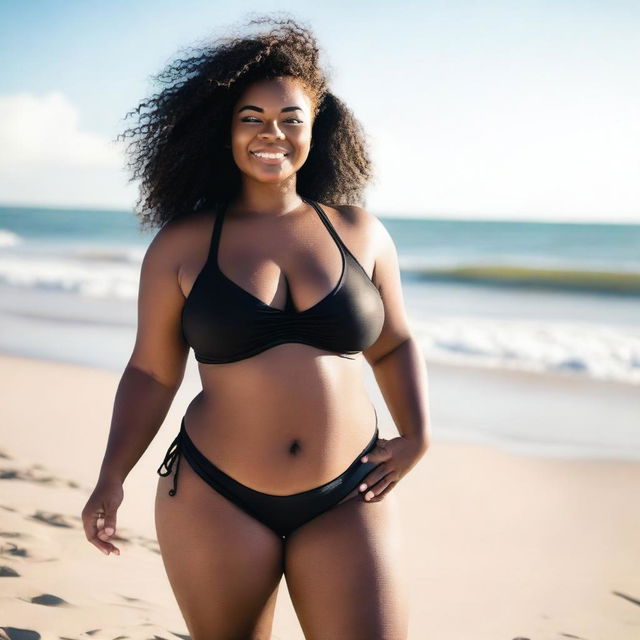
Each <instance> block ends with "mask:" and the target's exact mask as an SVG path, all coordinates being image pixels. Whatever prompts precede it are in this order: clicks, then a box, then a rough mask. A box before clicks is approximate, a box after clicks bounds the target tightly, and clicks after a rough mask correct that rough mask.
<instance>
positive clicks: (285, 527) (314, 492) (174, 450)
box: [158, 408, 381, 538]
mask: <svg viewBox="0 0 640 640" xmlns="http://www.w3.org/2000/svg"><path fill="white" fill-rule="evenodd" d="M374 411H375V408H374ZM377 440H378V415H377V413H376V427H375V433H374V434H373V437H372V438H371V440H370V441H369V444H367V446H366V447H365V448H364V449H363V450H362V451H361V452H360V453H359V454H358V455H357V456H356V458H355V460H354V461H353V462H352V463H351V464H350V465H349V466H348V467H347V468H346V469H345V470H344V471H343V472H342V473H341V474H340V475H339V476H338V477H337V478H334V479H333V480H330V481H329V482H326V483H325V484H322V485H320V486H318V487H314V488H313V489H308V490H307V491H301V492H300V493H292V494H288V495H275V494H271V493H262V492H261V491H256V490H255V489H251V488H250V487H247V486H245V485H243V484H241V483H240V482H238V481H237V480H234V479H233V478H232V477H231V476H229V475H227V474H226V473H225V472H224V471H222V470H221V469H219V468H218V467H216V466H215V465H214V464H213V463H212V462H211V461H210V460H209V459H208V458H207V457H206V456H204V455H203V454H202V453H201V452H200V451H199V450H198V449H197V448H196V446H195V444H194V443H193V441H192V440H191V438H190V437H189V434H188V433H187V431H186V429H185V427H184V417H183V418H182V423H181V424H180V431H179V433H178V435H177V436H176V438H175V440H174V441H173V442H172V443H171V445H170V446H169V449H168V450H167V453H166V455H165V457H164V460H163V462H162V464H161V465H160V467H159V469H158V474H159V475H161V476H168V475H169V474H170V473H171V468H172V466H173V463H174V461H175V460H176V459H177V464H176V472H175V475H174V477H173V489H171V490H170V491H169V495H170V496H174V495H175V494H176V491H177V488H178V470H179V468H180V454H181V453H182V454H183V455H184V457H185V458H186V459H187V461H188V462H189V464H190V466H191V467H192V468H193V470H194V471H195V472H196V473H197V474H198V475H199V476H200V477H201V478H202V479H203V480H204V481H205V482H206V483H207V484H208V485H209V486H211V487H212V488H213V489H215V490H216V491H217V492H218V493H220V494H221V495H223V496H224V497H225V498H227V499H228V500H230V501H231V502H233V503H234V504H235V505H237V506H238V507H240V508H241V509H242V510H243V511H245V512H246V513H248V514H249V515H250V516H252V517H254V518H255V519H256V520H259V521H260V522H262V523H263V524H265V525H266V526H267V527H269V528H270V529H272V530H273V531H274V532H275V533H277V534H278V535H279V536H280V537H282V538H285V537H286V536H288V535H290V534H291V533H292V532H293V531H294V530H295V529H297V528H298V527H300V526H301V525H303V524H305V523H306V522H309V520H312V519H313V518H315V517H316V516H319V515H320V514H321V513H323V512H324V511H327V510H329V509H331V507H334V506H335V505H337V504H338V503H339V502H340V501H341V500H342V499H343V498H345V497H346V496H347V495H348V494H349V493H351V491H353V490H354V489H355V488H356V487H357V486H358V485H359V484H360V482H361V481H362V480H363V479H364V478H365V477H366V476H367V474H369V472H370V471H371V470H372V469H375V467H376V466H378V464H381V463H378V464H376V463H375V462H362V461H361V460H360V458H361V457H362V456H364V455H365V454H367V453H368V452H369V451H371V450H372V449H373V448H374V447H375V446H376V442H377ZM163 466H164V467H165V470H164V471H163V470H162V467H163ZM362 495H364V494H362ZM361 499H362V498H361Z"/></svg>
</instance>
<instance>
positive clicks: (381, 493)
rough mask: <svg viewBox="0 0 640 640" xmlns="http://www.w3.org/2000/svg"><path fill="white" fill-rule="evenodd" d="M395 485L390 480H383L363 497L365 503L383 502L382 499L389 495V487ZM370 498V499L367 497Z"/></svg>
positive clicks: (393, 481) (394, 482)
mask: <svg viewBox="0 0 640 640" xmlns="http://www.w3.org/2000/svg"><path fill="white" fill-rule="evenodd" d="M395 484H396V481H395V480H392V479H391V478H385V480H383V481H382V482H379V483H378V484H377V485H376V486H375V487H373V489H370V490H369V491H367V493H366V494H365V496H364V499H365V501H366V502H380V501H381V500H384V497H385V496H386V495H387V494H388V493H389V491H390V490H391V487H393V486H394V485H395ZM367 496H370V497H367Z"/></svg>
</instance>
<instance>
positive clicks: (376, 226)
mask: <svg viewBox="0 0 640 640" xmlns="http://www.w3.org/2000/svg"><path fill="white" fill-rule="evenodd" d="M334 209H335V210H336V211H337V212H338V216H339V218H340V220H341V221H343V224H345V225H346V226H351V227H353V228H354V230H355V231H354V233H356V234H358V235H361V237H364V238H365V239H366V242H367V243H368V244H369V245H370V246H371V247H372V250H373V253H374V255H375V256H377V255H379V253H380V252H383V251H385V250H388V248H389V244H390V243H391V244H392V243H393V241H392V239H391V236H390V234H389V232H388V231H387V228H386V227H385V226H384V224H383V223H382V221H381V220H380V218H378V216H376V215H375V214H373V213H371V212H370V211H369V210H368V209H365V208H364V207H360V206H357V205H346V204H343V205H335V206H334Z"/></svg>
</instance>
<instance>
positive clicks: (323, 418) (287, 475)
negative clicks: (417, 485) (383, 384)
mask: <svg viewBox="0 0 640 640" xmlns="http://www.w3.org/2000/svg"><path fill="white" fill-rule="evenodd" d="M336 395H337V397H335V398H332V402H331V403H330V404H329V403H327V402H326V401H324V400H323V399H322V397H309V396H306V397H303V398H296V397H291V395H289V396H287V395H286V394H284V395H277V397H273V396H271V397H270V398H269V399H268V400H266V399H264V398H262V399H261V401H259V402H256V401H252V398H251V397H250V394H249V393H245V395H244V397H243V398H242V399H240V398H229V397H227V398H226V399H224V400H222V399H218V400H216V401H209V399H208V398H207V396H206V394H204V393H203V394H200V395H199V396H196V398H194V400H193V401H192V403H191V404H190V405H189V407H188V408H187V411H186V413H185V416H184V421H183V428H184V429H186V430H187V432H188V434H189V437H190V438H191V440H192V441H193V442H194V444H195V445H196V446H197V448H198V449H199V450H200V452H201V453H202V454H203V455H204V456H206V457H207V458H208V459H209V460H210V461H211V462H212V463H213V464H215V465H216V466H217V467H219V468H220V469H222V470H223V471H224V472H226V473H227V474H228V475H230V476H232V477H234V478H236V479H237V480H238V481H240V482H243V483H244V484H246V485H247V486H250V487H253V488H255V489H256V490H258V491H263V492H265V493H273V494H288V493H295V492H297V491H304V490H306V489H308V488H310V487H314V486H318V485H321V484H323V483H324V482H327V481H329V480H331V479H332V478H335V477H336V476H338V475H339V474H340V473H342V472H343V471H344V469H346V468H347V467H348V466H349V464H351V462H353V459H354V457H355V456H357V455H358V453H359V452H360V451H362V449H363V448H364V447H365V446H366V445H367V444H368V443H369V442H370V441H371V439H372V437H373V435H374V433H375V431H376V430H377V426H378V425H377V415H376V411H375V408H374V406H373V404H372V403H371V401H370V400H369V398H368V396H367V394H366V392H365V390H364V389H363V390H362V392H361V393H360V394H355V395H352V396H350V397H347V396H345V395H343V394H342V393H338V394H336ZM312 396H313V394H312Z"/></svg>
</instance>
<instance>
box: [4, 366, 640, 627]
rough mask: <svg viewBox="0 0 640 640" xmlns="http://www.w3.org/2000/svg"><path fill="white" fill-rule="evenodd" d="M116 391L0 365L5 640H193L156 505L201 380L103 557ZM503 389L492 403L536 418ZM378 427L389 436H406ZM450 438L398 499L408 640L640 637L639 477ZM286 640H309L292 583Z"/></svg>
mask: <svg viewBox="0 0 640 640" xmlns="http://www.w3.org/2000/svg"><path fill="white" fill-rule="evenodd" d="M429 376H430V386H431V393H432V394H433V393H434V390H436V389H437V390H438V396H437V397H438V398H440V397H442V396H444V395H447V396H449V397H451V398H454V397H455V389H454V388H453V386H452V385H454V384H459V383H460V381H461V380H462V381H464V379H465V378H464V372H463V370H459V372H458V374H457V375H456V376H452V375H451V370H447V369H445V368H441V367H438V366H430V367H429ZM119 377H120V376H119V374H117V373H113V372H110V371H105V370H100V369H96V368H90V367H84V366H77V365H69V364H61V363H56V362H49V361H44V360H35V359H28V358H22V357H13V356H0V379H1V380H2V401H1V403H0V453H1V454H2V455H1V457H0V638H4V637H8V638H12V639H20V640H27V639H31V638H39V637H40V638H44V639H48V638H52V639H53V638H56V639H58V638H93V639H94V640H95V639H102V638H105V639H106V638H109V639H115V638H118V637H122V638H124V637H127V638H131V639H133V640H143V639H144V640H146V639H148V638H154V637H156V638H167V639H172V638H185V637H188V636H187V630H186V626H185V624H184V621H183V620H182V617H181V615H180V611H179V609H178V606H177V604H176V603H175V601H174V598H173V594H172V592H171V589H170V587H169V584H168V581H167V578H166V575H165V573H164V568H163V565H162V559H161V557H160V555H159V553H158V546H157V543H156V541H155V528H154V522H153V502H154V496H155V485H156V482H157V475H156V469H157V467H158V465H159V463H160V462H161V461H162V458H163V456H164V453H165V451H166V448H167V446H168V444H169V443H170V442H171V440H172V439H173V437H174V435H175V433H176V432H177V429H178V427H179V423H180V418H181V416H182V413H183V412H184V409H185V407H186V405H187V403H188V402H189V400H190V399H191V397H193V395H194V394H195V393H197V391H198V388H197V380H196V379H195V378H194V376H193V375H191V376H190V377H189V379H188V380H187V381H186V383H185V384H184V385H183V387H182V388H181V390H180V392H179V393H178V395H177V396H176V399H175V401H174V403H173V406H172V408H171V411H170V412H169V415H168V417H167V420H166V421H165V423H164V425H163V426H162V428H161V430H160V432H159V434H158V436H157V437H156V438H155V439H154V441H153V442H152V443H151V445H150V447H149V448H148V450H147V451H146V453H145V454H144V456H143V457H142V458H141V460H140V461H139V463H138V464H137V465H136V467H135V468H134V469H133V470H132V472H131V473H130V474H129V477H128V478H127V480H126V482H125V499H124V502H123V504H122V506H121V508H120V510H119V512H118V534H117V537H118V542H119V546H120V547H121V549H122V553H121V555H120V556H119V557H118V556H115V555H111V556H108V557H107V556H104V555H102V554H101V553H100V552H99V551H98V550H97V549H96V548H95V547H93V546H92V545H90V544H89V543H88V542H87V541H86V539H85V537H84V532H83V530H82V524H81V520H80V513H81V510H82V508H83V506H84V504H85V502H86V499H87V497H88V496H89V493H90V492H91V490H92V489H93V483H94V482H95V479H96V475H97V472H98V469H99V465H100V462H101V460H102V455H103V453H104V445H105V443H106V438H107V433H108V428H109V422H110V418H111V409H112V403H113V397H114V394H115V390H116V386H117V384H118V381H119ZM469 379H470V378H467V380H469ZM367 384H368V385H371V384H372V383H371V379H369V380H368V381H367ZM570 387H571V389H570ZM502 389H503V393H501V394H500V396H499V397H496V396H497V394H495V393H494V394H493V395H491V394H485V401H486V402H494V403H496V406H497V405H498V403H499V404H500V408H501V411H504V405H505V403H506V404H509V403H511V405H510V406H511V409H512V411H513V412H514V413H515V412H518V411H520V412H522V411H525V412H526V407H524V408H523V406H522V404H518V402H520V403H521V402H522V398H521V397H519V396H518V395H517V394H515V392H513V390H510V389H509V387H508V385H506V384H505V385H503V387H502ZM616 389H619V387H616ZM370 390H371V396H372V399H374V401H375V402H376V406H377V407H381V405H380V396H379V392H378V391H377V389H374V388H373V387H371V388H370ZM567 390H568V392H570V393H576V390H575V384H574V383H572V382H567ZM632 391H635V392H636V393H637V388H636V389H635V390H632V389H631V388H629V389H628V390H627V395H628V396H629V397H631V398H632V397H633V396H632V393H631V392H632ZM601 392H602V393H603V394H606V393H609V391H607V389H606V388H604V387H602V389H601ZM614 393H615V392H614V391H613V387H611V394H614ZM534 396H535V394H532V397H534ZM432 397H433V396H432ZM576 397H579V395H577V396H576ZM583 397H585V398H586V397H587V394H586V393H585V392H583ZM605 397H606V396H605ZM611 397H612V398H615V395H612V396H611ZM601 401H602V399H601ZM632 401H633V400H631V401H630V402H632ZM458 404H459V405H461V406H463V405H464V403H458ZM629 406H632V405H631V404H629ZM380 415H381V433H382V435H383V437H393V435H394V427H393V425H391V423H390V422H389V419H388V414H385V413H384V411H380ZM553 415H554V414H552V415H550V416H549V417H548V420H553ZM560 415H562V414H560ZM601 417H602V419H603V420H604V419H605V418H606V417H607V414H606V412H602V416H601ZM432 418H433V415H432ZM557 419H562V418H557ZM552 427H553V424H552V425H549V424H548V423H547V424H546V428H552ZM440 433H441V431H440V430H439V428H438V424H437V422H435V421H434V424H433V434H432V435H433V438H432V444H431V447H430V449H429V451H428V452H427V454H426V456H425V457H424V458H423V459H422V460H421V462H420V463H419V464H418V465H417V466H416V467H414V469H413V470H412V471H411V472H410V473H409V474H408V475H407V476H405V478H403V480H402V481H401V482H400V483H399V484H398V485H397V486H396V488H395V489H394V490H395V491H397V495H398V497H399V501H398V503H399V507H400V509H399V514H400V517H401V519H402V524H403V527H404V536H405V541H406V545H407V548H406V554H407V556H408V558H409V559H410V561H409V562H408V563H407V564H408V566H407V571H408V575H407V580H408V582H409V587H410V603H409V608H410V634H409V638H410V640H499V639H500V640H513V639H514V638H529V639H530V640H553V639H556V638H557V639H561V638H582V639H584V640H634V639H636V638H640V500H638V493H639V491H638V490H639V488H640V463H638V462H628V461H611V460H600V461H598V460H564V459H545V458H541V457H535V456H528V455H524V454H515V453H511V452H508V451H506V450H503V449H501V448H498V447H495V446H490V445H486V444H469V443H461V442H454V441H448V440H445V439H444V438H443V437H439V435H440ZM272 637H273V639H274V640H301V639H302V638H303V635H302V632H301V630H300V627H299V624H298V622H297V619H296V616H295V612H294V611H293V608H292V605H291V601H290V599H289V596H288V593H287V588H286V581H285V580H284V579H283V581H282V583H281V585H280V589H279V595H278V604H277V607H276V614H275V622H274V627H273V636H272ZM327 640H343V639H329V638H328V639H327ZM344 640H356V639H344Z"/></svg>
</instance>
